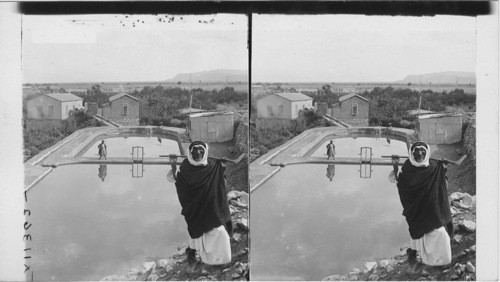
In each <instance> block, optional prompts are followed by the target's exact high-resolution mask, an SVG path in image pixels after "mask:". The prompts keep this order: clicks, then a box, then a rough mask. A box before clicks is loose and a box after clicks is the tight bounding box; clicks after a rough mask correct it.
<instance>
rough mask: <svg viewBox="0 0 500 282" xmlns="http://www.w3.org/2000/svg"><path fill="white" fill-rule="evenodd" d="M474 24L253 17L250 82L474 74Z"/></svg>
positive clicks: (450, 19)
mask: <svg viewBox="0 0 500 282" xmlns="http://www.w3.org/2000/svg"><path fill="white" fill-rule="evenodd" d="M476 26H477V23H476V18H475V17H463V16H435V17H405V16H363V15H312V16H311V15H301V16H296V15H254V16H253V31H252V35H253V37H252V81H253V82H320V81H321V82H393V81H396V80H401V79H403V78H405V77H406V76H407V75H411V74H428V73H434V72H442V71H465V72H475V69H476Z"/></svg>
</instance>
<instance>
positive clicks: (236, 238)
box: [233, 233, 241, 242]
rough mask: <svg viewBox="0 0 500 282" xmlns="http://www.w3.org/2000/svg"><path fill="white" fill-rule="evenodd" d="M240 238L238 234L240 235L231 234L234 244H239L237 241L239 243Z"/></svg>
mask: <svg viewBox="0 0 500 282" xmlns="http://www.w3.org/2000/svg"><path fill="white" fill-rule="evenodd" d="M240 237H241V234H240V233H234V234H233V239H234V240H235V241H236V242H239V241H240Z"/></svg>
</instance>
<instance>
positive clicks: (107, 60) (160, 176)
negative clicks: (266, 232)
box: [21, 14, 249, 281]
mask: <svg viewBox="0 0 500 282" xmlns="http://www.w3.org/2000/svg"><path fill="white" fill-rule="evenodd" d="M21 18H22V39H21V40H22V66H23V67H22V85H23V88H22V127H23V128H22V130H23V143H24V146H23V158H24V164H23V166H24V183H25V184H24V192H25V193H24V195H25V206H24V210H25V211H28V212H25V221H26V222H28V224H30V228H28V229H27V230H26V232H25V233H26V234H29V238H28V239H27V240H25V241H26V243H25V244H26V246H25V265H28V266H29V270H28V271H26V272H25V278H26V279H27V280H66V281H71V280H101V279H104V280H130V279H134V280H195V279H209V280H234V279H241V280H247V279H248V277H249V267H248V266H249V264H248V163H247V158H246V152H247V147H248V141H247V140H248V109H249V99H248V97H249V82H248V81H249V79H248V77H249V75H248V66H249V62H248V46H247V43H248V38H247V36H248V17H247V16H245V15H236V14H212V15H188V14H185V15H179V14H175V15H170V14H85V15H83V14H82V15H74V14H68V15H29V14H23V15H21ZM194 141H200V142H194ZM200 146H201V147H203V149H204V150H203V154H204V155H203V154H202V158H203V156H204V157H205V160H206V161H205V162H203V161H201V162H200V161H199V160H198V157H199V156H198V155H196V152H197V149H196V148H200ZM193 148H194V150H193ZM173 155H175V157H174V156H173ZM207 176H210V177H209V178H210V180H206V178H207ZM214 195H215V196H214ZM201 203H204V204H203V205H201ZM206 203H208V204H206ZM208 215H210V216H208ZM193 218H195V220H193ZM214 234H215V235H214ZM207 245H210V246H215V247H214V248H212V249H213V250H215V251H210V250H209V249H210V248H208V247H207ZM207 250H208V251H207ZM220 265H222V266H220Z"/></svg>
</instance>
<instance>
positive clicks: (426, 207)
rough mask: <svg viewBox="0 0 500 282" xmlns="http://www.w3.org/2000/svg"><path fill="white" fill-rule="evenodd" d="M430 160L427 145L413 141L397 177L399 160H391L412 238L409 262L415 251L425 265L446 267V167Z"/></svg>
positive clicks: (448, 225) (448, 219)
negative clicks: (407, 157)
mask: <svg viewBox="0 0 500 282" xmlns="http://www.w3.org/2000/svg"><path fill="white" fill-rule="evenodd" d="M429 157H430V148H429V145H428V144H426V143H424V142H416V143H415V144H413V145H412V146H411V148H410V151H409V159H408V160H407V161H406V162H405V163H404V164H403V166H402V168H401V173H400V174H399V175H398V169H399V167H398V163H399V158H398V157H397V156H393V158H392V164H393V169H394V174H395V176H396V181H397V187H398V193H399V198H400V200H401V204H402V205H403V215H404V216H405V218H406V221H407V223H408V226H409V231H410V236H411V239H412V240H411V242H410V248H409V249H407V250H406V253H407V255H408V261H409V262H410V263H415V262H416V261H417V252H418V253H420V257H421V258H422V262H423V263H424V264H427V265H447V264H450V263H451V245H450V237H453V221H452V218H451V212H450V203H449V200H448V182H447V179H446V170H447V168H446V165H445V162H442V161H438V162H435V161H433V160H429Z"/></svg>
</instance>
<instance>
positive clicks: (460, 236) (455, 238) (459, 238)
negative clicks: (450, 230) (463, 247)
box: [453, 234, 462, 243]
mask: <svg viewBox="0 0 500 282" xmlns="http://www.w3.org/2000/svg"><path fill="white" fill-rule="evenodd" d="M461 240H462V235H460V234H456V235H455V236H453V241H455V242H457V243H460V241H461Z"/></svg>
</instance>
